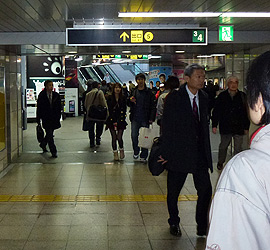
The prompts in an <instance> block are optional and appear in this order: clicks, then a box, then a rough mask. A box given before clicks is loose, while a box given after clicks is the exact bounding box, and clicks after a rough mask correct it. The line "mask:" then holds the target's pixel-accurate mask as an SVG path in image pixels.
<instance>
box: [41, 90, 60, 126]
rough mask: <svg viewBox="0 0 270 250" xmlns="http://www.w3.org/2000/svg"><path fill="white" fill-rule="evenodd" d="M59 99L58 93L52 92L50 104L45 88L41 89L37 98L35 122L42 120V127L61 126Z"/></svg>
mask: <svg viewBox="0 0 270 250" xmlns="http://www.w3.org/2000/svg"><path fill="white" fill-rule="evenodd" d="M60 118H61V99H60V95H59V94H58V93H56V92H54V91H53V92H52V105H50V101H49V98H48V96H47V93H46V90H45V89H44V90H42V91H41V92H40V94H39V95H38V100H37V122H39V121H40V119H41V120H42V126H43V128H44V129H58V128H60V127H61V124H60Z"/></svg>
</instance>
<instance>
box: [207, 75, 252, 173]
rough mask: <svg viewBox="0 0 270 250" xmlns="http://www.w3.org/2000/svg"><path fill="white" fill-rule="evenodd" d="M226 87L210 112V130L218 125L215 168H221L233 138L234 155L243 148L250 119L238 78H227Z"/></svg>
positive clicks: (215, 129)
mask: <svg viewBox="0 0 270 250" xmlns="http://www.w3.org/2000/svg"><path fill="white" fill-rule="evenodd" d="M227 84H228V89H227V90H225V91H223V92H221V93H220V94H219V95H218V97H217V99H216V102H215V106H214V109H213V112H212V131H213V133H214V134H216V133H217V126H219V133H220V144H219V150H218V163H217V169H218V170H222V168H223V164H224V162H225V161H226V156H227V151H228V147H229V145H230V143H231V141H232V138H233V140H234V155H236V154H238V153H239V152H241V151H242V150H243V146H242V144H243V137H244V135H246V134H248V130H249V125H250V121H249V119H248V114H247V102H246V94H245V93H244V92H242V91H240V90H239V89H238V78H237V77H236V76H230V77H229V78H228V79H227Z"/></svg>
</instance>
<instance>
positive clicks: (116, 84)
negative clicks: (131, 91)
mask: <svg viewBox="0 0 270 250" xmlns="http://www.w3.org/2000/svg"><path fill="white" fill-rule="evenodd" d="M116 87H120V88H121V91H120V93H119V100H118V101H120V102H122V100H123V88H122V85H121V84H120V83H119V82H116V83H114V84H113V85H112V99H113V105H115V104H116V99H115V88H116Z"/></svg>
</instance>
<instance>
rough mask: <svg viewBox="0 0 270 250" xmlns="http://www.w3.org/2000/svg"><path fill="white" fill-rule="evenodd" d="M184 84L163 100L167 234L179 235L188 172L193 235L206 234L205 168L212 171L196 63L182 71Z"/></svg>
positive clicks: (199, 69)
mask: <svg viewBox="0 0 270 250" xmlns="http://www.w3.org/2000/svg"><path fill="white" fill-rule="evenodd" d="M185 79H186V82H187V83H186V84H184V85H182V86H181V87H180V89H179V90H177V91H173V92H171V93H170V94H169V95H168V96H167V99H166V101H165V105H164V112H163V124H162V126H163V127H162V140H161V141H162V146H161V149H162V151H161V152H162V155H161V156H160V160H159V161H160V162H162V163H163V164H166V168H167V170H168V177H167V192H168V193H167V205H168V211H169V215H170V218H169V220H168V222H169V225H170V233H171V234H172V235H175V236H181V234H182V233H181V230H180V227H179V223H180V217H179V215H178V213H179V212H178V206H177V202H178V197H179V194H180V191H181V189H182V187H183V185H184V183H185V180H186V177H187V175H188V174H189V173H191V174H192V175H193V181H194V185H195V188H196V190H197V194H198V201H197V207H196V222H197V235H198V236H205V235H206V232H207V224H208V223H207V216H208V208H209V204H210V200H211V196H212V186H211V182H210V176H209V172H208V169H210V170H211V172H212V171H213V167H212V157H211V148H210V138H209V126H208V120H207V115H208V98H207V94H206V93H205V92H203V91H202V90H201V89H202V88H203V86H204V80H205V71H204V68H203V67H202V66H200V65H198V64H192V65H190V66H188V67H187V68H186V69H185Z"/></svg>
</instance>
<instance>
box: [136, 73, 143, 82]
mask: <svg viewBox="0 0 270 250" xmlns="http://www.w3.org/2000/svg"><path fill="white" fill-rule="evenodd" d="M138 78H142V79H144V80H145V79H146V78H145V74H143V73H139V74H137V75H136V76H135V80H136V81H137V79H138Z"/></svg>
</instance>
